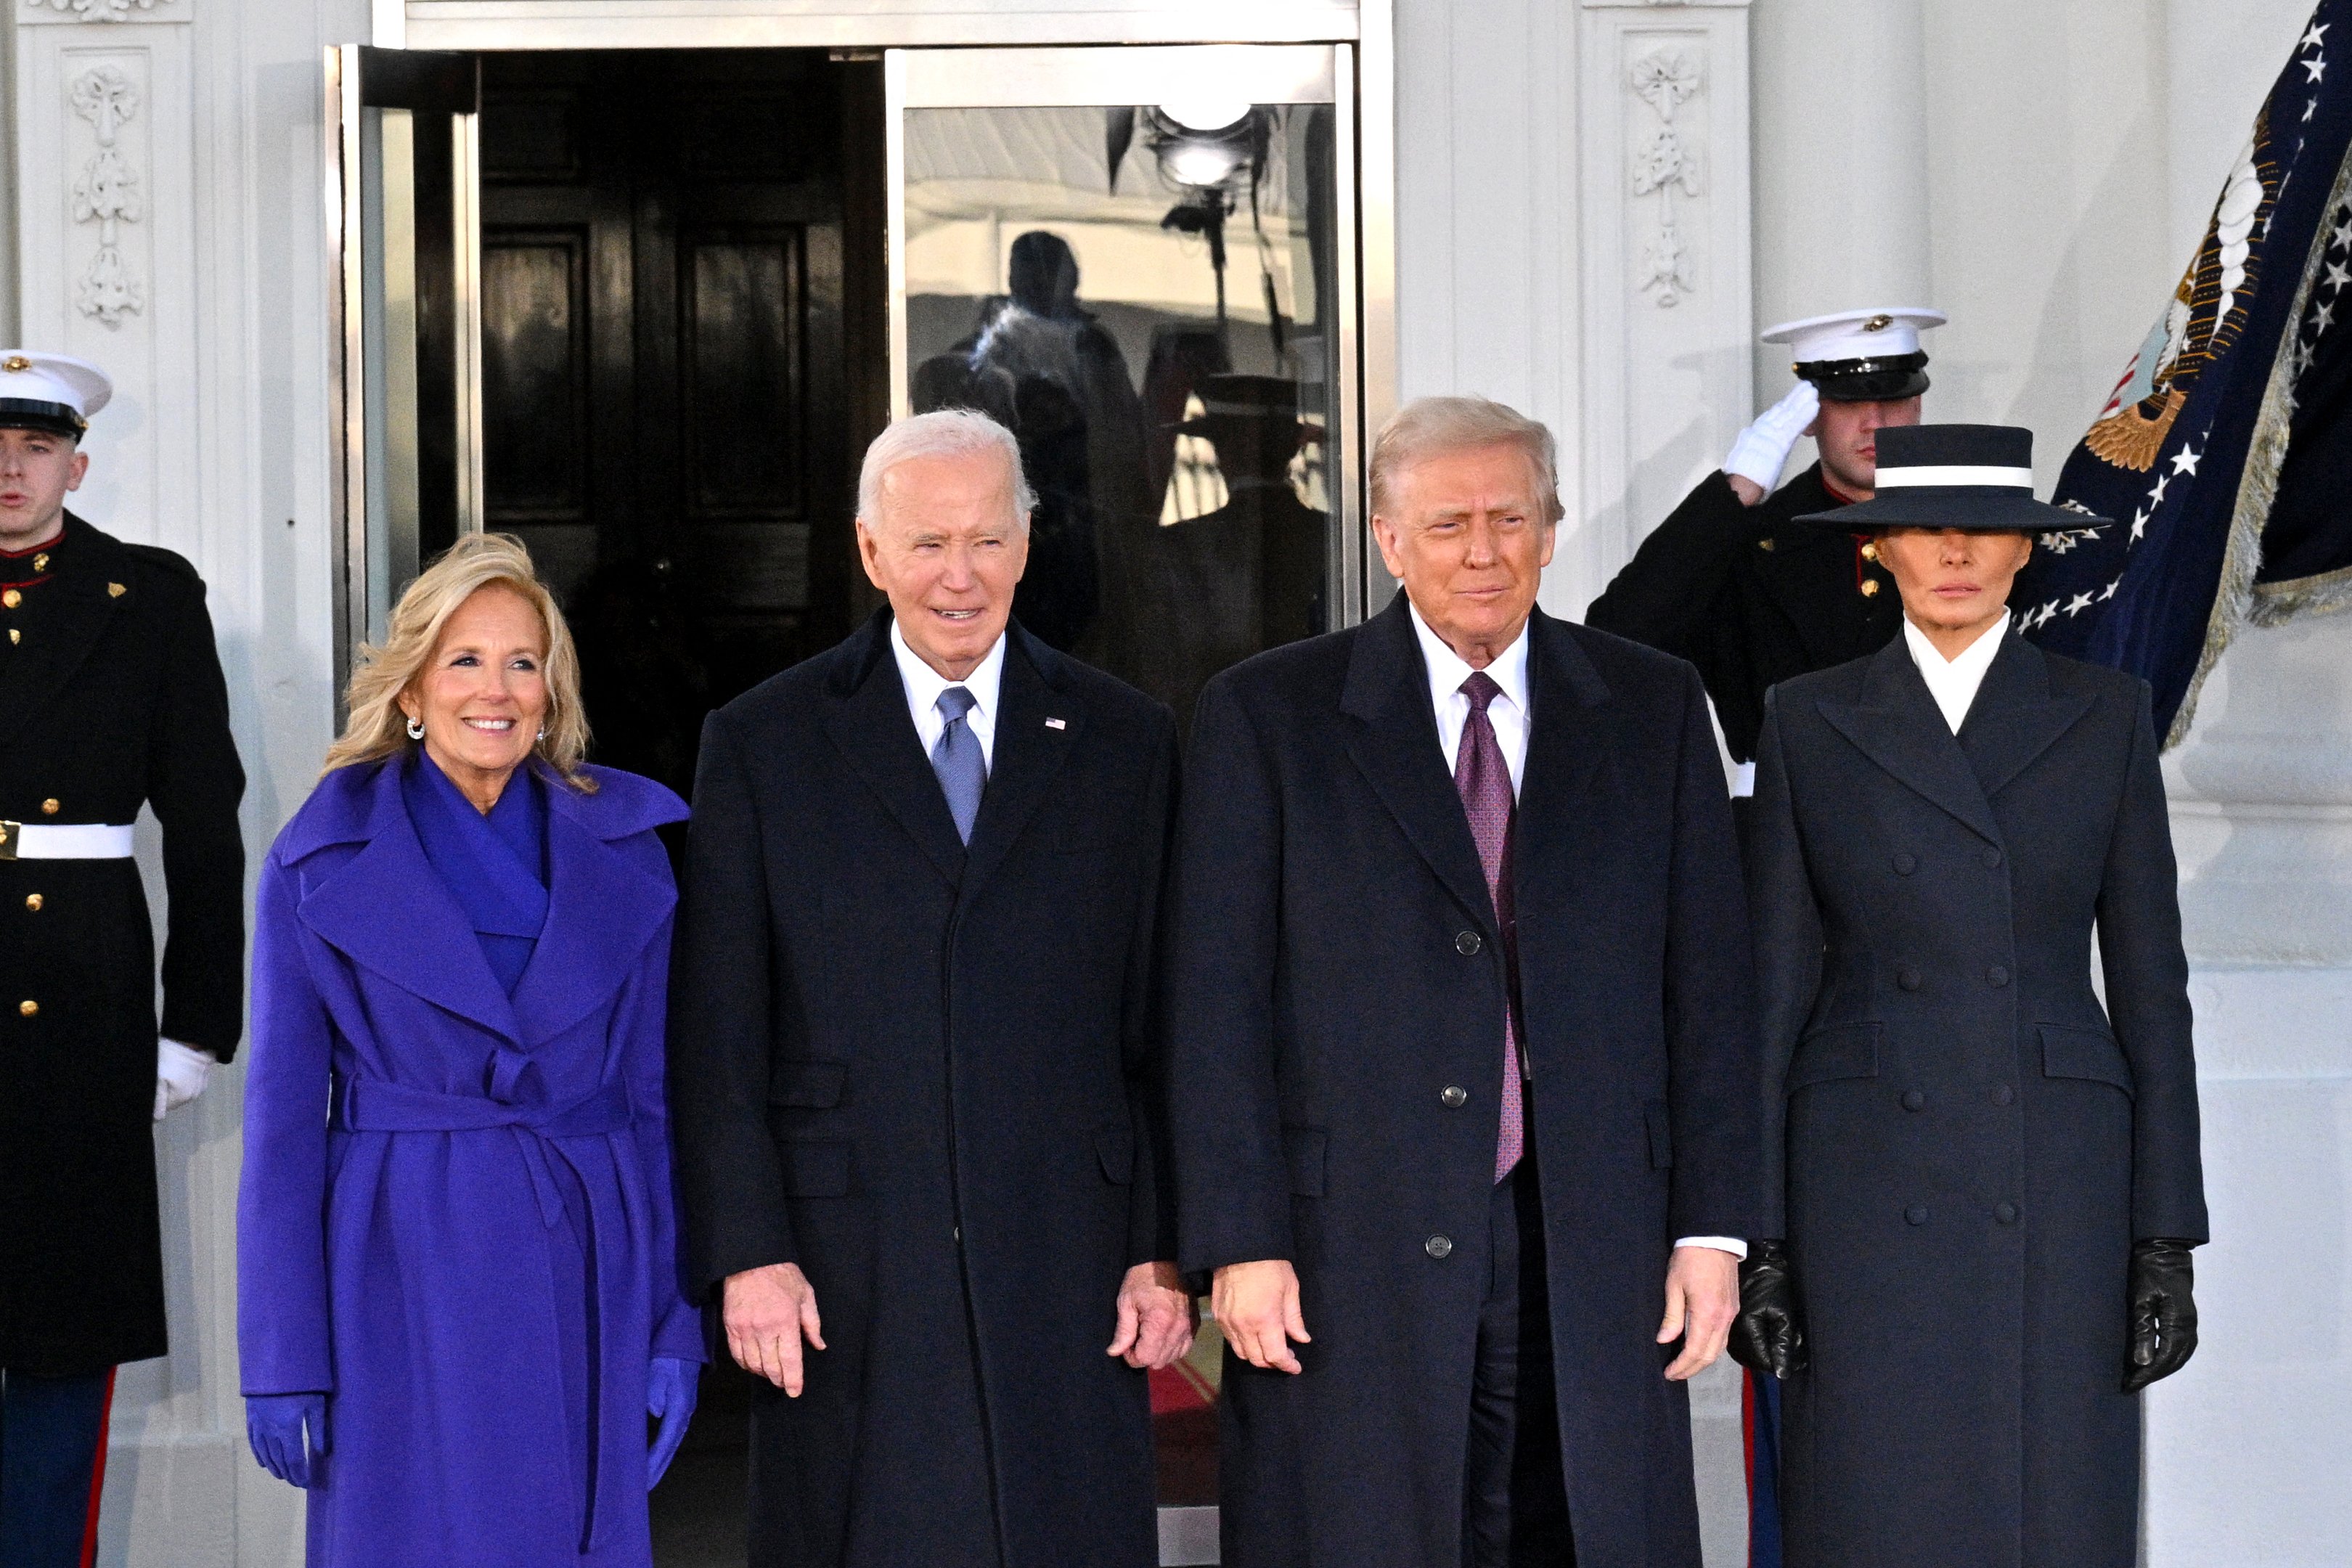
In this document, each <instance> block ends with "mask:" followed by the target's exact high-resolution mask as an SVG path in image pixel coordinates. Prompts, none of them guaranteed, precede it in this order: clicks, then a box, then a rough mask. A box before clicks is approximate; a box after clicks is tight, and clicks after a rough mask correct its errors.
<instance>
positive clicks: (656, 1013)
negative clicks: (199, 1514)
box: [237, 536, 702, 1568]
mask: <svg viewBox="0 0 2352 1568" xmlns="http://www.w3.org/2000/svg"><path fill="white" fill-rule="evenodd" d="M577 668H578V667H577V662H576V660H575V658H574V657H573V654H572V642H571V638H570V637H569V635H568V634H567V632H566V631H565V628H564V625H563V618H562V614H561V613H560V612H559V611H558V610H557V609H556V607H555V604H554V601H553V600H552V599H551V597H550V596H549V595H548V592H547V590H546V589H545V588H544V587H543V586H541V584H540V582H539V580H538V578H537V577H536V576H535V575H534V574H533V572H532V570H531V564H530V556H529V555H528V554H527V553H526V552H524V550H523V548H522V546H520V544H518V543H516V542H513V541H512V540H509V539H502V538H498V537H495V536H489V537H475V538H470V539H466V540H462V541H460V542H459V543H458V544H457V546H456V547H455V548H454V549H452V550H451V551H450V552H448V553H447V554H446V555H445V556H444V557H442V559H441V560H440V561H439V562H437V563H436V564H435V565H434V566H433V567H432V568H431V569H430V570H429V571H427V572H425V574H424V575H423V576H421V577H419V578H418V579H417V580H416V583H415V586H414V587H412V588H410V589H409V591H408V593H407V594H406V595H405V596H404V597H403V599H402V600H401V602H400V605H399V607H398V608H397V609H396V610H394V613H393V617H392V627H391V635H390V637H388V638H387V639H386V640H385V642H384V644H383V647H379V648H375V649H372V650H370V651H369V653H368V656H367V658H366V661H365V662H364V663H363V664H362V666H361V668H360V669H359V671H358V673H357V674H355V675H354V676H353V677H352V685H351V693H350V702H349V707H350V711H351V720H350V722H349V724H348V726H347V727H346V729H345V730H344V732H343V736H342V738H341V740H339V741H337V742H335V744H334V745H333V746H332V747H331V749H330V750H329V752H328V753H327V773H326V776H325V777H324V778H323V779H322V780H321V781H320V784H319V787H318V788H317V789H316V790H315V791H313V792H312V794H311V795H310V799H309V800H308V801H307V802H305V803H304V804H303V805H302V808H301V809H300V810H299V811H298V812H296V813H295V815H294V817H293V820H291V821H290V822H289V823H288V824H287V825H286V827H285V830H284V831H283V832H282V833H280V834H279V835H278V842H277V844H276V846H275V847H273V848H272V849H271V850H270V853H269V858H268V862H267V863H266V864H265V865H264V866H263V868H262V872H261V885H260V890H259V893H258V895H257V903H258V909H257V921H256V931H255V940H254V999H253V1047H252V1058H251V1061H252V1065H251V1068H250V1069H249V1072H248V1076H247V1081H246V1102H245V1139H246V1153H245V1171H244V1181H243V1188H242V1192H241V1194H240V1196H239V1201H238V1210H237V1230H238V1236H237V1244H238V1279H237V1286H238V1290H237V1297H238V1300H237V1337H238V1345H239V1349H240V1352H241V1354H242V1359H243V1364H244V1391H245V1394H246V1405H247V1428H248V1431H249V1434H250V1436H251V1440H252V1445H253V1450H254V1454H255V1457H256V1458H258V1459H259V1460H260V1461H261V1463H262V1464H263V1465H264V1466H266V1467H267V1468H269V1469H270V1470H271V1471H272V1472H273V1473H274V1474H276V1475H278V1476H279V1477H280V1478H282V1479H286V1480H289V1481H291V1482H293V1483H294V1484H295V1485H297V1486H300V1487H307V1488H308V1489H309V1490H310V1510H309V1530H310V1563H311V1564H312V1568H320V1565H327V1564H331V1565H332V1568H357V1565H362V1564H364V1565H368V1568H375V1565H392V1564H416V1565H418V1568H424V1565H426V1564H430V1565H432V1568H456V1565H474V1564H479V1565H482V1568H491V1565H496V1568H542V1565H551V1564H564V1565H567V1568H569V1565H572V1564H579V1565H583V1568H588V1565H593V1568H642V1565H646V1564H649V1563H651V1561H652V1544H651V1540H650V1534H649V1529H648V1525H647V1521H646V1491H647V1489H649V1488H650V1487H651V1485H652V1483H653V1482H654V1480H656V1479H658V1478H659V1476H660V1474H661V1471H662V1468H663V1467H664V1466H665V1465H666V1464H667V1461H668V1459H669V1457H670V1456H671V1455H672V1454H673V1453H674V1452H675V1451H676V1449H677V1444H678V1442H679V1440H680V1439H681V1438H683V1436H685V1431H686V1423H687V1419H688V1415H690V1414H691V1412H692V1409H693V1405H694V1393H695V1386H696V1378H697V1374H698V1372H699V1370H700V1363H701V1360H702V1349H701V1336H700V1330H699V1325H698V1319H697V1316H696V1314H695V1313H694V1311H693V1310H691V1309H690V1308H689V1307H688V1304H687V1302H686V1300H685V1299H684V1297H683V1295H682V1293H681V1290H680V1279H679V1268H678V1258H677V1226H676V1222H675V1218H674V1214H673V1204H672V1199H671V1194H670V1165H669V1141H668V1120H667V1113H666V1110H665V1104H664V1099H663V1087H662V1080H663V1059H662V1029H663V1016H664V1004H665V995H666V992H667V979H668V970H669V949H670V911H671V908H672V906H673V905H674V904H675V903H676V901H677V896H676V891H675V889H674V887H673V884H672V881H671V878H670V869H669V861H668V859H667V856H666V855H665V854H664V853H663V849H662V846H661V843H660V841H659V839H658V838H657V837H656V835H655V832H654V830H655V829H656V827H658V826H661V825H662V824H664V823H667V822H675V821H677V820H678V819H679V818H681V817H683V816H685V815H686V807H685V805H684V804H683V803H681V802H680V801H679V800H678V798H677V796H676V795H672V794H671V793H670V792H669V791H667V790H666V789H664V788H662V787H661V786H660V785H659V784H654V783H652V782H651V781H649V780H646V779H642V778H638V777H636V776H635V775H634V774H631V773H616V772H614V771H612V770H610V769H604V768H595V767H590V766H587V765H585V764H584V763H582V761H581V754H582V752H583V751H584V750H585V749H586V745H587V738H588V737H587V728H586V725H585V723H584V722H583V719H582V717H581V710H580V692H579V678H578V673H577ZM648 1410H650V1411H651V1412H652V1414H654V1415H658V1416H660V1417H662V1425H661V1427H660V1432H659V1436H658V1437H657V1439H656V1443H655V1445H654V1449H653V1452H652V1454H651V1456H650V1457H648V1455H647V1452H646V1414H647V1412H648Z"/></svg>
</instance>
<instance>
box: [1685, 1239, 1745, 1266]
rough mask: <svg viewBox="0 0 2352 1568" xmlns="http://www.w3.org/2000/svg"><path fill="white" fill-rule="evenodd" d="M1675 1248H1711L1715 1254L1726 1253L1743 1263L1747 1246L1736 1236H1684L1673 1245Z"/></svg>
mask: <svg viewBox="0 0 2352 1568" xmlns="http://www.w3.org/2000/svg"><path fill="white" fill-rule="evenodd" d="M1675 1246H1676V1247H1713V1248H1715V1250H1717V1252H1728V1253H1729V1254H1731V1256H1732V1257H1734V1258H1738V1259H1740V1260H1741V1261H1742V1262H1745V1261H1746V1260H1747V1258H1748V1244H1747V1243H1746V1242H1744V1241H1742V1240H1740V1239H1739V1238H1738V1237H1736V1236H1686V1237H1683V1238H1682V1239H1681V1240H1680V1241H1677V1242H1675Z"/></svg>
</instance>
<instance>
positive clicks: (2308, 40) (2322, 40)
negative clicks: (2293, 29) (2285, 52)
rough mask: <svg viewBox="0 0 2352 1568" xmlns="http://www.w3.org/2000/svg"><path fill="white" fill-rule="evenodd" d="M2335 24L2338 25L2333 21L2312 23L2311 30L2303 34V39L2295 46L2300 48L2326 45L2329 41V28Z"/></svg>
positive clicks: (2314, 47)
mask: <svg viewBox="0 0 2352 1568" xmlns="http://www.w3.org/2000/svg"><path fill="white" fill-rule="evenodd" d="M2332 26H2336V24H2335V23H2333V22H2314V23H2313V24H2312V25H2311V31H2309V32H2308V33H2305V35H2304V36H2303V41H2302V42H2300V43H2298V44H2297V45H2296V46H2295V47H2297V48H2300V49H2316V48H2323V47H2326V42H2327V29H2328V28H2330V27H2332Z"/></svg>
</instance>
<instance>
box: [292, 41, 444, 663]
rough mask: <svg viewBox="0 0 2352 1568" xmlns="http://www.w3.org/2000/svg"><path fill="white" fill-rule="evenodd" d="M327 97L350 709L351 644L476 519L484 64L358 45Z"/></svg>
mask: <svg viewBox="0 0 2352 1568" xmlns="http://www.w3.org/2000/svg"><path fill="white" fill-rule="evenodd" d="M326 88H327V105H326V107H327V114H326V121H327V126H328V133H329V137H330V140H331V145H330V146H329V148H328V155H327V235H328V243H329V246H330V247H331V252H332V255H331V261H332V263H333V279H334V289H335V293H336V305H337V325H338V327H339V328H340V331H338V332H337V333H336V334H335V337H334V340H333V343H332V350H331V358H332V363H331V367H330V380H331V385H332V387H333V389H334V393H335V397H336V403H337V406H336V409H335V411H334V414H335V416H334V417H333V418H332V419H331V421H330V422H329V423H330V428H331V431H332V434H333V438H334V444H335V450H334V454H333V463H332V468H333V483H334V486H335V491H336V501H337V508H338V511H339V513H340V520H341V527H340V528H339V529H338V530H337V531H336V535H335V555H336V560H335V583H336V594H335V658H336V663H335V679H336V688H337V691H338V693H339V701H340V692H341V688H342V686H343V684H344V682H345V681H346V680H347V679H349V677H350V673H351V660H352V650H353V648H354V647H355V645H357V644H358V643H360V642H362V641H363V640H364V641H376V640H379V639H381V638H382V637H383V635H384V629H385V622H386V619H387V617H388V616H389V615H390V613H391V608H392V605H394V603H395V602H396V601H397V600H398V598H399V596H400V595H401V593H402V591H403V590H404V589H405V588H406V587H407V586H408V584H409V583H410V582H412V581H414V580H415V576H416V574H417V572H418V571H419V570H420V569H421V567H422V565H423V563H425V562H426V561H428V560H430V559H431V558H432V557H433V556H434V555H436V554H437V553H439V552H441V551H442V550H445V549H446V548H447V547H448V546H449V545H450V544H451V543H452V542H455V541H456V539H457V535H458V534H460V533H463V532H471V531H476V530H478V529H479V528H480V527H481V516H482V456H481V454H482V443H481V417H482V416H481V396H480V390H479V389H480V383H481V363H482V356H481V311H480V306H479V299H480V249H481V224H480V219H479V216H478V205H479V192H480V184H481V176H480V170H479V158H478V151H477V149H478V142H477V127H478V120H479V110H480V102H481V89H480V86H479V70H478V63H477V61H476V59H475V57H473V56H472V55H459V54H440V53H434V52H429V51H425V50H406V49H378V48H370V47H364V46H361V45H355V44H353V45H341V46H336V47H331V48H329V49H328V50H327V51H326Z"/></svg>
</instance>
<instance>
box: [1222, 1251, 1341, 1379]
mask: <svg viewBox="0 0 2352 1568" xmlns="http://www.w3.org/2000/svg"><path fill="white" fill-rule="evenodd" d="M1209 1311H1210V1313H1211V1314H1212V1315H1213V1316H1214V1317H1215V1319H1216V1320H1217V1326H1218V1327H1219V1328H1221V1329H1222V1330H1223V1331H1224V1335H1225V1343H1227V1344H1229V1345H1231V1346H1233V1347H1234V1350H1236V1351H1238V1352H1241V1356H1242V1359H1243V1360H1244V1361H1246V1362H1247V1363H1250V1365H1252V1366H1255V1367H1268V1368H1272V1369H1274V1370H1276V1371H1279V1372H1291V1373H1296V1372H1302V1371H1304V1370H1305V1369H1304V1368H1303V1367H1301V1366H1300V1365H1299V1364H1298V1356H1297V1352H1294V1351H1293V1350H1292V1349H1291V1348H1290V1342H1291V1341H1293V1340H1296V1341H1297V1342H1299V1343H1300V1344H1302V1345H1303V1344H1307V1343H1309V1342H1312V1341H1313V1339H1314V1337H1315V1336H1314V1335H1312V1334H1310V1333H1308V1332H1307V1320H1306V1319H1305V1318H1304V1317H1301V1316H1300V1315H1299V1310H1298V1274H1297V1270H1295V1269H1293V1268H1291V1267H1290V1265H1289V1263H1288V1262H1287V1261H1286V1260H1285V1259H1283V1258H1267V1259H1265V1260H1264V1261H1263V1262H1258V1263H1228V1264H1226V1265H1225V1266H1224V1267H1223V1268H1220V1269H1218V1270H1217V1278H1216V1284H1215V1286H1214V1287H1213V1289H1212V1290H1211V1293H1210V1296H1209Z"/></svg>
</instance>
